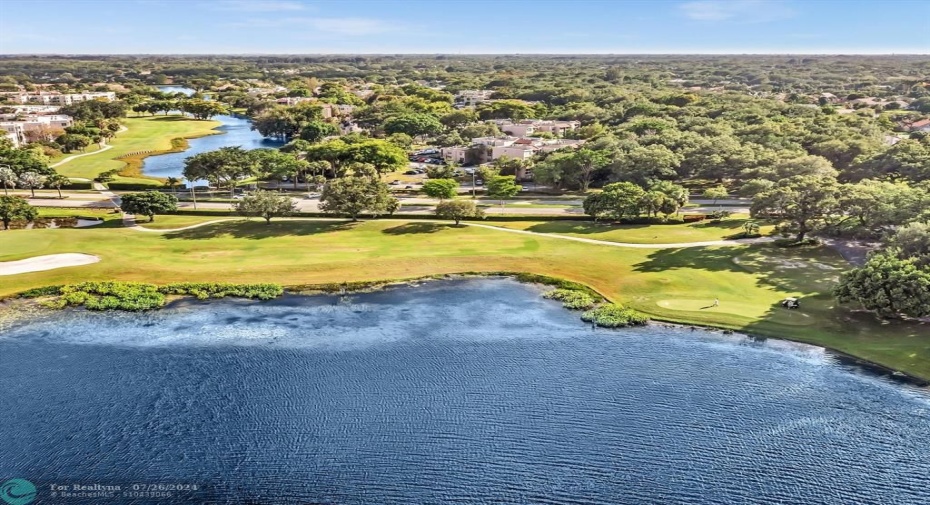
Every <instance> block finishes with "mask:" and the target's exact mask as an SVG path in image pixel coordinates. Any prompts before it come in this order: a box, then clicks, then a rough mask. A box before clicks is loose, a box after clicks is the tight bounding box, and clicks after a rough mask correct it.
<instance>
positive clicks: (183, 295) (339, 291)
mask: <svg viewBox="0 0 930 505" xmlns="http://www.w3.org/2000/svg"><path fill="white" fill-rule="evenodd" d="M493 278H508V279H513V280H515V281H517V282H520V283H523V284H532V285H536V286H540V287H545V288H552V289H550V290H548V291H542V292H541V296H542V297H543V298H546V299H551V300H556V301H561V302H562V306H563V308H565V309H567V310H571V311H578V310H584V312H583V313H582V314H581V315H580V320H581V321H583V322H586V323H592V324H593V325H595V326H598V327H602V328H607V329H622V328H624V327H630V326H645V325H647V324H649V323H657V324H660V325H663V326H667V327H680V328H690V329H692V330H695V329H701V330H704V331H714V332H721V333H723V334H725V335H735V334H739V335H742V336H745V337H747V338H750V339H753V340H758V341H765V340H768V339H774V340H784V341H787V342H794V343H799V344H804V345H810V346H814V347H820V348H821V349H824V350H825V351H827V352H829V353H831V354H833V355H834V356H836V357H837V358H839V359H841V360H843V361H846V362H849V363H850V364H852V365H854V366H856V367H859V368H861V369H863V370H866V371H868V372H870V373H875V374H877V375H882V376H886V377H888V378H890V379H892V380H895V381H898V382H902V383H906V384H909V385H912V386H916V387H920V388H930V380H928V379H926V378H924V377H921V376H918V375H915V374H911V373H907V372H904V371H901V370H897V369H895V368H893V367H890V366H887V365H884V364H881V363H878V362H876V361H872V360H869V359H866V358H863V357H860V356H856V355H853V354H850V353H847V352H844V351H841V350H839V349H835V348H833V347H830V346H826V345H822V344H815V343H811V342H809V341H805V340H801V339H795V338H792V337H791V336H781V337H770V336H765V335H757V334H752V333H749V332H744V331H738V332H734V331H733V330H732V329H729V328H725V327H721V326H715V325H712V324H701V323H689V322H682V321H677V320H670V319H665V318H662V317H654V316H646V315H645V314H641V313H639V312H637V311H636V310H634V309H629V308H625V307H623V305H621V304H619V303H614V302H612V301H611V300H610V299H609V298H607V297H604V296H603V295H601V294H600V293H598V292H597V291H596V290H594V289H593V288H591V287H590V286H586V285H583V284H580V283H577V282H573V281H568V280H565V279H560V278H557V277H551V276H547V275H538V274H530V273H525V272H462V273H458V274H436V275H428V276H423V277H413V278H405V279H382V280H373V281H351V282H349V281H347V282H328V283H319V284H302V285H289V286H282V285H278V284H273V283H264V284H235V283H172V284H166V285H162V286H159V285H155V284H147V283H131V282H129V283H127V282H122V283H121V282H99V283H93V282H85V283H79V284H75V285H66V286H46V287H42V288H36V289H31V290H27V291H24V292H21V293H16V294H14V295H10V296H6V297H3V298H0V329H2V328H4V327H8V326H10V325H11V324H26V323H27V322H28V320H29V319H30V318H32V317H34V316H37V315H42V314H49V313H50V311H52V310H57V309H63V308H67V307H73V308H80V307H83V308H85V309H87V310H99V311H109V310H126V311H144V310H158V309H161V308H163V307H166V306H169V305H170V304H172V303H175V302H178V301H182V300H186V299H196V300H199V301H207V300H218V299H223V298H243V299H250V300H261V301H268V300H273V299H276V298H280V297H284V296H323V295H330V296H331V295H340V296H347V295H354V294H364V293H373V292H377V291H384V290H390V289H396V288H402V287H409V288H416V287H419V286H420V285H422V284H424V283H427V282H438V281H457V280H465V279H493ZM63 288H64V289H63ZM121 290H122V293H123V294H129V295H130V296H132V297H133V298H132V299H131V300H129V303H127V304H125V305H124V306H119V303H117V300H116V298H117V297H118V296H119V295H118V294H116V295H114V293H119V292H120V291H121ZM159 294H161V295H162V299H161V300H160V301H159V300H158V295H159ZM140 297H142V298H145V299H146V300H147V301H149V302H154V303H152V305H151V306H148V307H143V306H141V305H140V304H138V303H137V302H138V299H139V298H140ZM88 302H90V303H89V304H88Z"/></svg>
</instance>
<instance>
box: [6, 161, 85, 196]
mask: <svg viewBox="0 0 930 505" xmlns="http://www.w3.org/2000/svg"><path fill="white" fill-rule="evenodd" d="M69 184H71V179H69V178H67V177H65V176H63V175H61V174H58V173H53V174H51V175H43V174H40V173H37V172H31V171H27V172H23V173H21V174H17V173H16V172H14V171H13V169H11V168H9V167H0V185H2V186H3V194H4V195H9V191H10V190H11V189H16V188H18V187H19V188H23V189H28V190H29V191H30V192H31V193H32V196H33V197H35V196H36V190H37V189H41V188H44V187H48V188H55V189H57V190H58V197H59V198H61V197H62V195H61V188H62V187H64V186H67V185H69Z"/></svg>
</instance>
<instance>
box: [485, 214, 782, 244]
mask: <svg viewBox="0 0 930 505" xmlns="http://www.w3.org/2000/svg"><path fill="white" fill-rule="evenodd" d="M748 220H749V216H747V215H745V214H738V215H735V216H733V217H731V218H728V219H724V220H722V221H718V222H712V221H704V222H700V223H688V224H685V223H678V224H668V225H636V224H625V225H612V224H608V223H595V222H592V221H542V222H541V221H511V222H500V223H498V222H494V223H488V224H492V225H494V226H500V227H501V228H510V229H514V230H527V231H533V232H537V233H553V234H556V235H569V236H572V237H581V238H590V239H595V240H606V241H608V242H622V243H627V244H675V243H681V242H705V241H711V240H726V239H728V238H733V237H734V236H735V235H737V234H739V233H742V232H743V224H745V223H746V221H748ZM773 229H774V226H773V225H771V224H764V223H763V224H762V226H761V227H760V232H761V233H762V234H763V235H768V234H770V233H771V232H772V230H773Z"/></svg>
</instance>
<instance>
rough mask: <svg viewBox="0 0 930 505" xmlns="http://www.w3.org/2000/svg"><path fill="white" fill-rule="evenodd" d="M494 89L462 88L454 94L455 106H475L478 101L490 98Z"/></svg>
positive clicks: (485, 100)
mask: <svg viewBox="0 0 930 505" xmlns="http://www.w3.org/2000/svg"><path fill="white" fill-rule="evenodd" d="M493 94H494V90H491V89H463V90H462V91H459V92H458V93H456V95H455V106H456V107H460V108H461V107H472V108H473V107H475V106H476V105H478V104H479V103H482V102H487V101H490V100H491V95H493Z"/></svg>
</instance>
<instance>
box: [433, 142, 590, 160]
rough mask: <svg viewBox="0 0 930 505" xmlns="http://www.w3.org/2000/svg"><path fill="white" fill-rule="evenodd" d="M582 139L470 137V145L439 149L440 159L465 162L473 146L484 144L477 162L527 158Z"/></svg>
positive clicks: (574, 143)
mask: <svg viewBox="0 0 930 505" xmlns="http://www.w3.org/2000/svg"><path fill="white" fill-rule="evenodd" d="M583 143H584V141H583V140H567V139H539V138H519V137H479V138H475V139H472V143H471V145H470V146H453V147H443V148H442V149H440V155H441V156H442V159H443V160H445V161H447V162H455V163H465V160H466V158H467V155H466V153H468V151H469V150H470V149H472V148H474V147H475V146H484V147H485V149H483V150H482V151H481V153H482V154H481V156H480V157H479V159H477V160H474V161H476V162H477V163H479V164H481V163H487V162H489V161H494V160H496V159H498V158H502V157H505V156H506V157H508V158H514V159H518V160H528V159H530V158H532V157H533V155H535V154H536V153H540V152H551V151H557V150H559V149H565V148H569V147H578V146H580V145H581V144H583Z"/></svg>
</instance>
